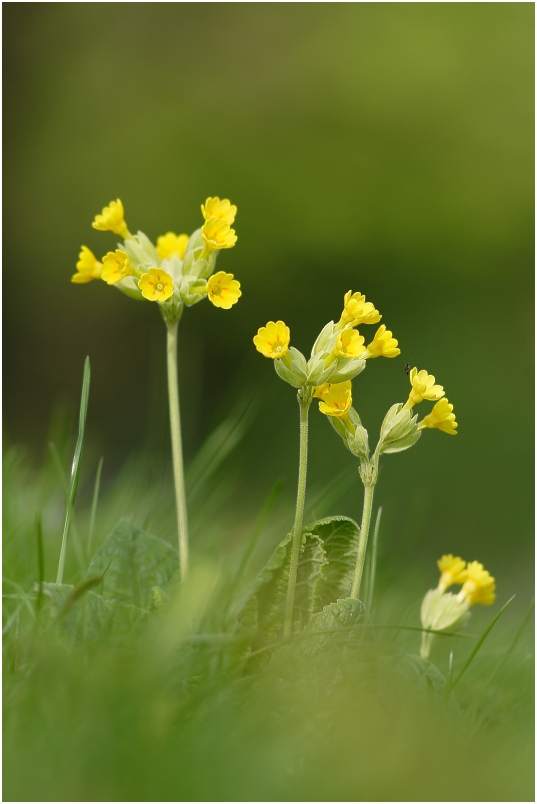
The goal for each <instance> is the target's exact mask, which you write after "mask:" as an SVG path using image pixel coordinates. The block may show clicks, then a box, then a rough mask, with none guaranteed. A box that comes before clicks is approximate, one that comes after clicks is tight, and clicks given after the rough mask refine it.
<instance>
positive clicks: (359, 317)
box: [338, 290, 382, 327]
mask: <svg viewBox="0 0 537 804" xmlns="http://www.w3.org/2000/svg"><path fill="white" fill-rule="evenodd" d="M381 318H382V316H381V315H380V313H379V311H378V310H375V305H374V304H372V303H371V302H366V300H365V296H363V295H362V294H361V293H353V292H352V290H349V291H347V293H345V296H344V299H343V312H342V313H341V318H340V319H339V325H338V326H339V327H346V326H351V327H357V326H358V324H376V323H377V322H378V321H380V319H381Z"/></svg>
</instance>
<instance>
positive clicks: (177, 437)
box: [166, 321, 188, 581]
mask: <svg viewBox="0 0 537 804" xmlns="http://www.w3.org/2000/svg"><path fill="white" fill-rule="evenodd" d="M178 324H179V322H178V321H173V322H170V321H167V322H166V326H167V328H168V338H167V359H168V397H169V400H170V426H171V438H172V458H173V476H174V481H175V482H174V486H175V502H176V506H177V530H178V537H179V567H180V572H181V580H182V581H184V580H185V578H186V576H187V575H188V521H187V513H186V495H185V475H184V469H183V447H182V443H181V418H180V414H179V385H178V380H177V327H178Z"/></svg>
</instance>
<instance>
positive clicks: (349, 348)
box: [334, 329, 365, 357]
mask: <svg viewBox="0 0 537 804" xmlns="http://www.w3.org/2000/svg"><path fill="white" fill-rule="evenodd" d="M364 340H365V338H364V337H363V335H360V333H359V332H357V330H355V329H344V330H343V331H342V332H340V334H339V336H338V339H337V343H336V347H335V349H334V356H335V357H360V355H361V354H362V353H363V352H365V346H364Z"/></svg>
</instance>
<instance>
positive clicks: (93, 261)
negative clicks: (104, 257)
mask: <svg viewBox="0 0 537 804" xmlns="http://www.w3.org/2000/svg"><path fill="white" fill-rule="evenodd" d="M102 267H103V264H102V262H100V261H99V260H98V259H97V257H96V256H95V254H94V253H93V252H92V251H90V250H89V248H88V247H87V246H82V250H81V252H80V254H79V255H78V262H77V264H76V269H77V273H76V274H73V276H72V277H71V282H76V283H77V284H79V285H80V284H83V283H85V282H91V281H92V279H100V278H101V273H102Z"/></svg>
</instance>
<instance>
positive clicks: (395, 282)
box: [4, 3, 534, 605]
mask: <svg viewBox="0 0 537 804" xmlns="http://www.w3.org/2000/svg"><path fill="white" fill-rule="evenodd" d="M533 17H534V7H533V4H530V3H393V4H392V3H349V4H325V3H320V4H310V3H305V4H284V5H282V4H250V3H245V4H235V3H230V4H211V3H208V4H195V3H194V4H181V3H179V4H176V3H170V4H163V3H154V4H147V3H140V4H131V3H76V4H75V3H61V4H60V3H46V4H32V3H30V4H18V3H14V4H9V5H7V6H5V8H4V23H5V24H4V32H5V46H4V47H5V50H4V54H5V72H4V76H5V96H4V98H5V115H4V120H5V154H6V158H5V160H4V166H5V199H6V201H5V205H4V224H5V226H4V246H5V263H4V265H5V274H4V276H5V284H4V292H5V295H4V298H5V302H6V303H5V309H4V323H5V335H4V348H5V351H4V371H5V375H4V380H5V382H4V389H5V393H4V414H5V415H4V431H5V433H6V436H7V442H8V443H9V444H14V443H15V444H22V445H25V446H26V447H27V448H28V451H29V452H30V453H31V454H32V455H33V456H35V461H36V465H37V464H38V463H39V462H40V461H41V462H42V461H47V460H49V456H48V454H47V451H46V443H47V440H48V439H49V438H51V437H55V428H58V427H60V426H61V425H60V424H58V422H61V421H63V417H64V412H65V411H66V410H68V411H71V412H72V416H73V429H72V431H71V433H73V432H74V428H75V424H74V421H75V417H76V406H77V404H78V398H79V393H80V386H81V379H82V368H83V360H84V357H85V355H86V354H89V355H90V358H91V362H92V388H91V396H90V408H89V421H88V436H87V447H86V457H85V464H84V469H83V473H84V472H85V473H86V479H85V481H84V477H83V481H84V482H83V483H82V486H81V489H80V494H81V496H82V497H84V496H85V497H86V499H87V497H88V496H89V495H90V494H91V484H92V482H93V476H94V472H95V466H96V462H97V460H98V458H99V456H100V455H101V454H104V455H105V464H104V465H105V474H104V478H105V487H106V484H107V483H108V484H110V483H111V482H112V480H113V478H114V477H116V476H117V473H118V471H119V470H120V469H121V467H122V466H124V464H125V461H126V460H127V459H128V458H129V456H132V455H133V454H135V453H140V452H142V451H143V454H147V453H152V455H153V457H154V458H155V460H157V461H160V464H159V465H160V466H161V471H162V475H165V476H166V477H168V476H169V473H170V472H171V468H170V460H169V447H168V440H167V439H168V410H167V399H166V385H165V354H164V344H165V329H164V326H163V324H162V322H161V320H160V316H159V314H158V311H157V310H156V309H154V308H152V307H151V306H150V305H149V304H145V303H144V304H136V303H135V302H133V301H131V300H130V299H127V298H126V297H124V296H123V295H121V294H120V293H117V292H115V290H113V289H112V288H109V287H108V286H106V285H105V284H104V283H92V284H91V285H88V286H78V285H73V284H71V283H70V281H69V280H70V276H71V274H72V273H73V272H74V270H75V263H76V261H77V255H78V252H79V249H80V246H81V244H85V245H87V246H88V247H89V248H91V249H92V250H93V251H95V252H96V254H97V255H98V256H101V255H102V254H104V253H105V252H106V251H108V250H110V249H112V248H114V246H115V242H116V238H115V237H114V236H113V235H112V234H109V233H105V234H103V233H100V232H96V231H94V230H93V229H92V228H91V221H92V219H93V217H94V215H95V214H96V213H98V212H100V211H101V209H102V207H103V206H104V205H106V204H108V203H109V201H110V200H112V199H115V198H117V197H119V198H121V199H122V201H123V203H124V206H125V210H126V219H127V222H128V224H129V227H130V228H131V229H132V230H133V231H136V230H137V229H142V230H143V231H144V232H145V233H146V234H147V235H148V236H149V237H151V238H152V239H153V240H155V239H156V237H157V236H158V235H160V234H163V233H165V232H167V231H169V230H173V231H175V232H191V231H193V230H194V229H195V228H197V227H198V226H199V225H200V222H201V214H200V210H199V205H200V203H201V202H203V201H204V200H205V198H206V197H207V196H209V195H219V196H220V197H228V198H230V199H231V200H232V202H233V203H235V204H237V206H238V210H239V212H238V216H237V220H236V231H237V234H238V238H239V239H238V243H237V246H236V248H234V249H233V250H232V251H228V252H226V253H223V254H222V255H221V257H220V259H219V269H220V270H226V271H231V272H233V273H234V274H235V276H236V277H237V278H238V279H239V280H240V281H241V283H242V289H243V297H242V298H241V300H240V303H239V304H237V305H236V306H235V307H234V308H233V309H232V310H230V311H222V310H219V309H216V308H214V307H212V306H211V305H210V304H207V303H203V304H200V305H198V306H196V307H194V308H192V309H190V310H187V311H186V313H185V315H184V317H183V320H182V322H181V326H180V335H181V345H180V379H181V385H182V400H181V404H182V413H183V426H184V430H185V452H186V458H187V462H188V461H190V460H191V459H192V457H193V455H194V454H195V453H196V450H197V449H198V448H199V445H200V444H201V443H202V442H203V440H204V438H205V437H206V436H207V434H208V433H209V432H210V431H211V430H212V429H213V428H214V427H215V426H216V425H217V424H218V423H219V422H220V421H221V420H223V419H224V418H225V417H226V416H227V415H228V414H229V413H230V411H231V410H232V409H233V408H234V406H237V405H239V406H240V405H243V406H245V405H246V404H248V403H249V402H250V403H251V405H250V411H251V412H254V413H255V419H254V421H253V424H252V425H251V427H250V429H249V432H248V436H247V438H245V439H244V441H243V442H242V444H241V446H240V447H239V449H238V453H237V454H236V455H235V456H233V459H232V464H231V463H230V467H229V468H230V471H233V473H234V477H235V478H236V480H237V483H238V491H235V492H234V496H233V495H232V497H231V499H229V500H228V501H227V509H226V510H227V520H228V521H229V525H228V531H229V533H228V536H229V539H230V541H233V539H234V538H236V530H237V528H238V527H239V526H240V523H241V522H242V521H246V520H248V518H249V517H250V515H251V514H252V513H253V512H256V511H257V510H258V509H259V506H260V505H261V503H262V500H263V499H264V498H265V497H266V495H267V493H268V491H269V489H270V488H271V486H272V485H273V483H274V482H275V480H276V479H278V478H280V477H281V478H283V479H284V481H285V486H284V491H283V496H282V500H283V502H284V504H285V505H290V503H291V500H292V498H293V494H294V489H295V482H296V471H297V470H296V464H297V453H298V409H297V405H296V401H295V399H294V391H293V390H292V389H291V388H290V387H289V386H287V385H285V384H284V383H282V382H281V381H280V380H279V379H278V378H277V377H276V375H275V374H274V372H273V367H272V365H271V364H270V363H269V361H267V360H265V359H263V358H262V357H261V355H259V354H258V353H256V352H255V350H254V347H253V344H252V336H253V335H254V333H255V332H256V330H257V328H258V327H259V326H261V325H263V324H265V323H266V321H267V320H269V319H273V320H276V319H278V318H282V319H284V320H285V322H286V323H287V324H288V325H289V326H290V328H291V333H292V343H293V344H294V345H295V346H297V347H298V348H299V349H301V350H302V351H304V352H309V349H310V348H311V344H312V343H313V340H314V338H315V336H316V335H317V333H318V332H319V330H320V329H321V327H322V326H323V325H324V324H325V323H326V322H327V321H328V320H330V319H331V318H336V317H337V316H339V313H340V311H341V305H342V299H343V294H344V293H345V291H347V290H348V289H349V288H352V289H353V290H355V291H356V290H359V291H361V292H362V293H365V294H366V296H367V299H368V300H371V301H373V302H374V303H375V305H376V307H377V308H378V309H379V310H380V312H381V313H382V315H383V319H382V322H383V323H385V324H386V325H387V327H388V328H389V329H392V330H393V333H394V336H395V337H396V338H398V339H399V343H400V346H401V348H402V354H401V356H400V357H399V358H397V359H396V360H375V361H371V362H370V364H368V367H367V371H366V372H365V373H364V374H363V375H361V376H360V377H359V378H358V379H357V381H356V382H355V383H354V399H355V406H356V407H357V409H358V410H359V412H360V414H361V416H362V419H363V421H364V424H365V425H366V426H367V427H368V428H369V430H370V433H373V434H374V433H375V432H377V431H378V427H379V425H380V422H381V420H382V418H383V416H384V414H385V412H386V410H387V409H388V407H389V406H390V405H392V404H393V403H394V402H396V401H403V400H404V399H405V398H406V396H407V394H408V390H409V386H408V380H407V378H406V377H405V372H404V365H405V363H406V362H409V363H410V364H411V365H412V366H414V365H415V366H417V367H418V368H420V369H421V368H426V369H427V370H428V371H430V372H432V373H433V374H434V375H435V376H436V378H437V381H438V382H440V383H441V384H442V385H444V387H445V389H446V392H447V396H448V397H449V400H450V401H451V402H453V404H454V406H455V412H456V414H457V419H458V421H459V434H458V436H457V438H449V437H447V436H446V435H444V434H443V433H440V432H435V431H431V432H426V433H425V435H424V437H423V438H422V439H421V440H420V443H419V444H418V445H417V447H416V448H415V449H412V450H410V451H409V452H406V453H404V454H402V455H396V456H386V458H385V459H384V461H383V467H382V476H381V480H380V483H379V486H378V494H377V501H378V503H381V504H383V506H384V520H383V522H384V524H383V533H382V547H381V550H382V554H383V563H382V567H383V570H382V571H383V572H384V573H385V579H387V580H389V579H390V578H394V577H396V576H397V575H400V573H401V567H402V566H404V567H406V568H409V567H412V566H413V565H421V564H423V565H424V566H425V565H426V566H427V567H429V572H430V573H431V575H432V576H433V577H434V569H433V568H432V565H433V563H434V560H435V559H436V558H437V557H438V556H439V555H440V554H441V553H442V552H455V553H458V554H462V555H463V556H464V558H466V559H468V560H473V559H479V560H480V561H483V562H484V563H485V565H486V566H487V568H489V569H490V570H491V572H492V573H493V574H494V575H495V576H496V577H497V581H498V590H499V592H501V598H502V600H503V599H506V598H507V596H509V595H510V594H512V593H514V592H519V593H520V591H521V588H523V587H524V585H525V584H526V583H528V582H529V578H528V573H529V571H530V569H529V568H530V562H529V558H530V554H531V550H532V539H533V537H532V534H533V525H532V493H533V474H532V473H533V457H532V446H531V445H532V443H533V414H532V411H533V373H532V372H533V362H532V359H533V302H532V300H533V219H534V211H533V119H534V111H533V75H534V66H533ZM16 275H18V276H20V277H21V283H20V284H19V285H18V286H17V288H16V292H14V290H13V287H14V286H13V283H12V281H11V279H12V278H13V276H16ZM363 330H364V334H366V333H367V335H369V334H372V333H373V332H374V328H365V327H364V328H363ZM237 400H238V401H237ZM423 407H424V408H425V404H424V406H423ZM420 412H421V411H420ZM311 418H312V424H311V442H310V443H311V464H310V476H309V477H310V487H316V488H319V487H320V486H322V485H323V484H324V483H327V482H328V481H334V479H335V478H336V477H337V476H339V475H340V474H341V473H345V470H347V472H348V473H354V472H356V460H355V459H354V458H353V457H352V456H351V455H350V453H348V452H347V451H346V450H345V449H344V447H343V445H342V443H341V441H340V439H339V438H338V437H337V436H336V435H335V434H334V433H333V431H332V429H331V428H330V427H329V425H328V422H327V421H326V419H324V417H321V416H320V415H318V414H317V412H316V411H315V410H312V416H311ZM373 438H374V436H373V435H372V436H371V439H372V440H373ZM154 477H155V474H154V473H153V474H149V473H148V482H153V478H154ZM155 482H156V483H158V482H160V480H159V478H158V477H157V479H156V481H155ZM345 489H346V490H345V493H344V494H343V495H342V498H341V500H340V502H339V503H338V504H337V505H336V506H335V510H331V511H328V512H326V513H341V514H347V515H350V516H353V517H354V518H358V519H359V517H360V512H361V486H360V485H359V483H358V478H356V485H355V486H353V488H352V489H350V490H349V489H348V484H347V485H346V486H345ZM169 491H170V500H169V505H170V510H173V502H172V499H171V487H170V489H169ZM133 493H134V492H133ZM233 512H235V519H233V517H232V516H231V514H232V513H233ZM124 513H125V514H127V515H128V514H129V508H128V504H126V510H125V512H124ZM323 513H324V512H323ZM139 524H144V523H139ZM290 524H291V522H289V525H290ZM172 528H173V526H172ZM156 532H157V535H159V536H163V537H164V538H169V540H170V541H173V540H174V533H173V529H172V531H171V532H170V533H164V532H159V531H158V529H157V531H156ZM103 535H104V534H101V537H102V536H103ZM281 535H283V534H281ZM54 538H55V539H56V538H57V540H58V544H59V535H58V534H54ZM223 543H225V539H224V541H223ZM271 546H272V545H269V546H268V548H267V549H270V547H271ZM193 547H194V549H195V547H196V545H195V543H194V544H193ZM420 594H421V592H420ZM521 605H522V604H521ZM524 605H526V603H525V604H524Z"/></svg>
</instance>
